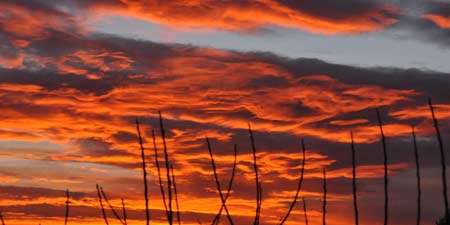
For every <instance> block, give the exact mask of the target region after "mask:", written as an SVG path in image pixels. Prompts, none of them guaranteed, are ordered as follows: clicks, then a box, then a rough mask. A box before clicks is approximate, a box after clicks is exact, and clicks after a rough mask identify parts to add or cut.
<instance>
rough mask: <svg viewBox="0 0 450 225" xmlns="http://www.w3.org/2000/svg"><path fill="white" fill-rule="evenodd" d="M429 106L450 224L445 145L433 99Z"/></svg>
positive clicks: (447, 218)
mask: <svg viewBox="0 0 450 225" xmlns="http://www.w3.org/2000/svg"><path fill="white" fill-rule="evenodd" d="M428 105H429V107H430V111H431V117H432V118H433V124H434V128H435V130H436V136H437V140H438V143H439V150H440V153H441V168H442V189H443V195H444V207H445V222H446V223H448V222H449V220H450V217H449V213H450V212H449V205H448V195H447V175H446V165H445V163H446V160H445V151H444V144H443V142H442V137H441V132H440V130H439V124H438V121H437V119H436V116H435V114H434V108H433V104H432V103H431V98H428Z"/></svg>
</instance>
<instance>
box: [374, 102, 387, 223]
mask: <svg viewBox="0 0 450 225" xmlns="http://www.w3.org/2000/svg"><path fill="white" fill-rule="evenodd" d="M376 112H377V120H378V126H379V128H380V134H381V143H382V147H383V164H384V225H387V224H388V218H389V192H388V187H389V180H388V155H387V148H386V138H385V136H384V131H383V122H382V121H381V116H380V111H379V110H378V109H376Z"/></svg>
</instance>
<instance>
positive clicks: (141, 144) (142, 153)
mask: <svg viewBox="0 0 450 225" xmlns="http://www.w3.org/2000/svg"><path fill="white" fill-rule="evenodd" d="M136 130H137V133H138V138H139V145H140V147H141V157H142V172H143V176H144V198H145V219H146V224H147V225H149V224H150V211H149V209H148V184H147V166H146V164H145V149H144V144H143V143H142V136H141V130H140V129H139V120H138V119H136Z"/></svg>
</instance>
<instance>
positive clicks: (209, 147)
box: [206, 138, 234, 225]
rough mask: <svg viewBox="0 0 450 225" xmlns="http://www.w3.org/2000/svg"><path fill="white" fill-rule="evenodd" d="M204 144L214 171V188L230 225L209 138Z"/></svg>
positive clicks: (231, 220)
mask: <svg viewBox="0 0 450 225" xmlns="http://www.w3.org/2000/svg"><path fill="white" fill-rule="evenodd" d="M206 144H207V146H208V152H209V157H210V159H211V166H212V170H213V173H214V179H215V181H216V188H217V191H218V192H219V196H220V200H221V201H222V205H223V207H224V209H225V212H226V214H227V218H228V221H229V222H230V224H231V225H233V224H234V222H233V219H232V218H231V216H230V212H229V211H228V208H227V205H226V202H225V198H224V196H223V193H222V189H221V187H220V182H219V177H218V176H217V170H216V163H215V162H214V156H213V153H212V148H211V144H210V142H209V138H206Z"/></svg>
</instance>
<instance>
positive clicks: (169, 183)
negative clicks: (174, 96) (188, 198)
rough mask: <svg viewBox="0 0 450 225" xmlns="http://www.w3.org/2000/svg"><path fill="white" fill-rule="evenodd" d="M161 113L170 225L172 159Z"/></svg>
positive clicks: (160, 121) (171, 219) (170, 223)
mask: <svg viewBox="0 0 450 225" xmlns="http://www.w3.org/2000/svg"><path fill="white" fill-rule="evenodd" d="M158 114H159V127H160V129H161V139H162V141H163V146H164V157H165V161H166V175H167V190H168V194H169V218H168V222H169V225H172V224H173V210H172V181H171V177H170V161H169V154H168V153H167V143H166V132H165V130H164V124H163V118H162V114H161V112H160V111H158Z"/></svg>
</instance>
